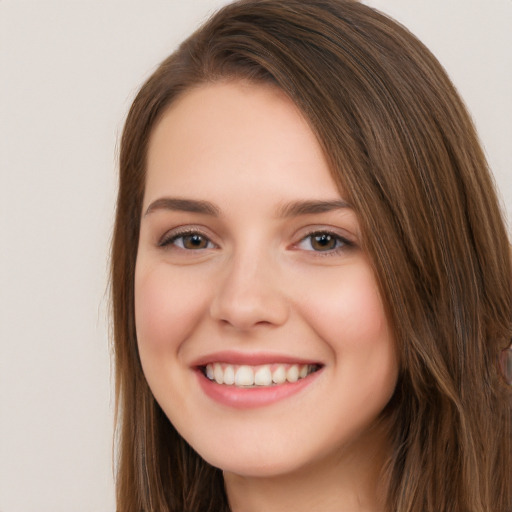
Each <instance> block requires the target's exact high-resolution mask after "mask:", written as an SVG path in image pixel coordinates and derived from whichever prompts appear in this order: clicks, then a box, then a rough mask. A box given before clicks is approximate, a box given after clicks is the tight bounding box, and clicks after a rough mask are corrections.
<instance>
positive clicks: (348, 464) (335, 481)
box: [224, 431, 388, 512]
mask: <svg viewBox="0 0 512 512" xmlns="http://www.w3.org/2000/svg"><path fill="white" fill-rule="evenodd" d="M387 454H388V450H387V443H385V442H384V439H383V435H379V434H377V433H376V432H375V431H373V432H372V433H371V436H369V435H365V436H363V437H361V438H360V439H359V440H357V441H355V442H354V443H353V444H352V445H351V446H350V447H348V448H346V449H344V450H343V453H342V454H341V455H340V454H339V453H336V454H329V455H328V456H327V457H322V458H321V459H319V460H318V461H315V462H313V463H311V464H309V465H308V466H307V467H302V468H299V469H297V470H295V471H293V472H290V473H286V474H281V475H273V476H269V477H251V476H240V475H235V474H233V473H227V472H225V473H224V481H225V486H226V492H227V496H228V499H229V503H230V507H231V510H232V511H233V512H261V510H265V512H280V511H283V510H293V511H294V512H311V511H312V510H322V511H324V512H383V511H384V510H385V506H384V497H385V485H384V483H383V479H382V469H383V465H384V462H385V459H386V455H387Z"/></svg>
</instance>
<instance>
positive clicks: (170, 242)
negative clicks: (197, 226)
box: [159, 231, 215, 250]
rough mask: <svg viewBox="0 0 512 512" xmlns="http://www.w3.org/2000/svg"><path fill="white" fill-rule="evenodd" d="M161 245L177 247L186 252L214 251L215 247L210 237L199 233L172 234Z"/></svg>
mask: <svg viewBox="0 0 512 512" xmlns="http://www.w3.org/2000/svg"><path fill="white" fill-rule="evenodd" d="M159 245H160V247H165V246H175V247H178V248H180V249H185V250H201V249H213V248H214V247H215V245H214V244H213V242H212V241H211V240H210V239H209V238H208V237H206V236H205V235H203V234H202V233H199V232H197V231H189V232H186V233H183V232H182V233H171V234H169V235H168V236H166V237H165V238H164V239H163V240H162V241H161V242H160V243H159Z"/></svg>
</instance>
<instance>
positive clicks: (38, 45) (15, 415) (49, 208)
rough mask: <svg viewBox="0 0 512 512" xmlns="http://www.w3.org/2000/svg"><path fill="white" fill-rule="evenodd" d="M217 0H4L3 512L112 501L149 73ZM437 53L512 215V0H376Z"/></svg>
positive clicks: (0, 68) (54, 510)
mask: <svg viewBox="0 0 512 512" xmlns="http://www.w3.org/2000/svg"><path fill="white" fill-rule="evenodd" d="M224 3H226V2H225V1H223V0H189V1H184V0H167V1H163V0H161V1H156V0H144V1H143V0H139V1H130V0H123V1H115V0H90V1H86V0H82V1H81V0H67V1H64V0H60V1H59V0H54V1H51V0H32V1H28V0H0V178H1V180H0V234H1V239H0V512H109V511H110V512H111V511H114V510H115V506H114V500H113V477H112V464H111V459H112V441H111V438H112V421H113V419H112V416H113V395H112V378H111V368H110V360H109V357H110V349H109V341H108V298H107V288H108V287H107V268H108V247H109V240H110V232H111V228H112V220H113V212H114V200H115V189H116V179H117V176H116V157H117V144H118V139H119V135H120V132H121V129H122V124H123V120H124V117H125V115H126V112H127V109H128V107H129V105H130V102H131V100H132V99H133V97H134V94H135V93H136V91H137V89H138V87H139V86H140V85H141V83H142V82H143V80H144V79H145V78H147V77H148V76H149V74H150V73H151V71H152V70H154V68H155V66H156V64H157V63H158V62H159V61H161V60H162V59H163V58H164V57H165V56H167V55H168V54H169V53H170V52H171V51H172V49H174V48H175V46H176V45H177V43H178V42H179V41H180V40H182V39H183V38H184V37H185V36H186V35H188V34H189V33H190V32H191V31H192V30H193V29H194V28H195V27H196V26H197V25H198V24H199V23H200V22H202V21H203V20H205V19H206V17H207V16H208V14H209V13H211V12H212V11H213V10H214V9H215V8H216V7H218V6H220V5H221V4H224ZM367 3H368V4H370V5H373V6H376V7H378V8H380V9H382V10H383V11H385V12H387V13H388V14H390V15H392V16H393V17H395V18H396V19H398V20H399V21H401V22H403V23H404V24H405V25H406V26H407V27H409V28H410V29H411V30H412V31H413V32H414V33H416V35H418V36H419V37H420V39H422V40H423V41H424V42H425V43H426V44H427V46H429V47H430V49H431V50H432V51H433V52H434V53H435V54H436V55H437V56H438V58H439V59H440V61H441V62H442V63H443V65H444V66H445V67H446V68H447V70H448V72H449V74H450V75H451V77H452V79H453V81H454V82H455V84H456V86H457V87H458V88H459V91H460V92H461V94H462V96H463V98H464V99H465V101H466V103H467V105H468V108H469V110H470V112H471V113H472V115H473V117H474V119H475V123H476V125H477V128H478V130H479V133H480V135H481V138H482V141H483V144H484V147H485V150H486V153H487V155H488V158H489V162H490V164H491V168H492V169H493V171H494V174H495V176H496V180H497V184H498V187H499V189H500V191H501V196H502V202H503V205H504V209H506V210H507V211H508V213H507V215H508V218H509V219H511V218H512V148H511V146H512V93H511V91H512V86H511V84H512V33H511V31H510V27H512V0H430V1H429V2H423V1H420V0H368V2H367Z"/></svg>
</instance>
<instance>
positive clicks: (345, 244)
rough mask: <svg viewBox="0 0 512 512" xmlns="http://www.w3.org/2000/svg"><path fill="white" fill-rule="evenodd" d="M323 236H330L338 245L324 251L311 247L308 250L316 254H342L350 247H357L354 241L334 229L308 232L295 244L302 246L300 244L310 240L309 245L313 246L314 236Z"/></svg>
mask: <svg viewBox="0 0 512 512" xmlns="http://www.w3.org/2000/svg"><path fill="white" fill-rule="evenodd" d="M321 236H327V237H330V239H332V240H334V241H335V244H336V245H335V247H333V248H332V249H326V250H324V251H321V250H315V249H313V248H311V249H309V250H308V252H314V253H315V256H335V255H337V254H340V253H341V252H344V251H346V250H348V249H352V248H354V247H355V244H354V243H353V242H351V241H350V240H348V239H346V238H344V237H342V236H340V235H338V234H337V233H334V232H332V231H329V230H322V229H320V230H316V231H312V232H311V233H308V234H307V235H306V236H304V237H303V238H301V240H300V241H299V242H298V243H297V244H295V246H296V247H300V245H301V244H303V243H305V242H306V241H307V240H309V245H310V246H311V244H312V242H313V239H314V237H321Z"/></svg>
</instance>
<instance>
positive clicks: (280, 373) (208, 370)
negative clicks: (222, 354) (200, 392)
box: [201, 362, 319, 388]
mask: <svg viewBox="0 0 512 512" xmlns="http://www.w3.org/2000/svg"><path fill="white" fill-rule="evenodd" d="M318 369H319V365H316V364H280V363H275V364H264V365H258V366H250V365H235V364H228V363H220V362H217V363H209V364H207V365H206V366H203V367H201V371H202V372H203V374H204V375H205V376H206V377H207V378H208V379H209V380H210V381H214V382H216V383H217V384H223V385H226V386H235V387H240V388H257V387H273V386H278V385H282V384H285V383H287V382H288V383H294V382H297V381H299V380H301V379H304V378H306V377H307V376H308V375H310V374H312V373H314V372H316V371H318Z"/></svg>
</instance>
